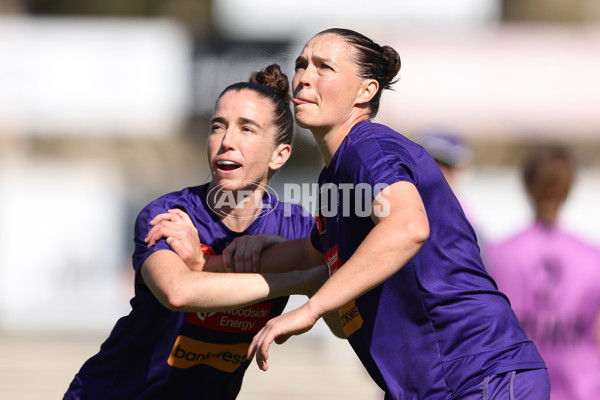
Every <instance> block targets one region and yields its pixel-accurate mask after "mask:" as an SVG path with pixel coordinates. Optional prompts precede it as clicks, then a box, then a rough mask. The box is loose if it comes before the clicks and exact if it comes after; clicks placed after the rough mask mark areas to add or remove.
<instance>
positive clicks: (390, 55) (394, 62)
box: [381, 46, 402, 89]
mask: <svg viewBox="0 0 600 400" xmlns="http://www.w3.org/2000/svg"><path fill="white" fill-rule="evenodd" d="M381 50H382V53H383V59H384V65H385V72H384V79H385V87H384V89H388V88H389V87H390V86H391V85H392V83H394V82H395V81H394V78H395V77H396V75H398V72H400V67H401V65H402V64H401V62H400V55H399V54H398V52H397V51H396V50H395V49H394V48H393V47H390V46H381Z"/></svg>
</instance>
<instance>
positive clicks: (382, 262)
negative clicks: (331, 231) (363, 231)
mask: <svg viewBox="0 0 600 400" xmlns="http://www.w3.org/2000/svg"><path fill="white" fill-rule="evenodd" d="M386 206H389V208H388V210H389V212H388V213H385V214H384V215H379V216H378V215H377V213H375V210H380V209H382V208H385V207H386ZM373 210H374V211H373V213H372V218H373V220H374V222H375V227H374V228H373V229H372V230H371V232H370V233H369V234H368V235H367V237H366V238H365V239H364V241H363V242H362V243H361V244H360V246H359V247H358V248H357V249H356V251H355V252H354V254H353V255H352V257H350V259H349V260H348V261H347V262H346V263H345V264H344V265H343V266H342V267H341V268H340V269H339V270H338V271H337V272H336V273H335V274H334V275H333V276H332V277H331V278H330V279H329V280H328V281H327V282H325V284H324V285H323V286H322V287H321V289H319V290H318V291H317V293H315V295H314V296H312V297H311V298H310V299H309V301H308V302H307V303H305V304H304V305H303V306H301V307H299V308H297V309H296V310H293V311H291V312H289V313H286V314H283V315H281V316H279V317H277V318H274V319H272V320H270V321H269V322H268V323H267V325H266V326H265V327H264V328H263V329H262V330H261V331H260V332H259V333H258V334H257V335H256V336H255V337H254V340H253V341H252V344H251V345H250V348H249V349H248V358H250V357H253V356H254V355H256V362H257V363H258V366H259V368H261V369H262V370H265V371H266V370H267V368H268V364H267V359H268V350H269V346H270V344H271V343H272V342H273V341H275V342H276V343H283V342H285V341H286V340H287V339H288V338H289V337H290V336H292V335H298V334H301V333H304V332H306V331H307V330H309V329H310V328H311V327H312V326H313V325H314V323H315V322H316V321H317V320H318V319H319V318H320V317H321V316H323V315H324V314H325V313H328V312H331V311H334V310H337V309H339V308H341V307H343V306H344V305H345V304H347V303H349V302H350V301H352V300H354V299H356V298H357V297H359V296H360V295H362V294H363V293H365V292H367V291H369V290H371V289H373V288H374V287H376V286H378V285H379V284H381V283H383V282H384V281H385V280H386V279H388V278H389V277H390V276H392V275H393V274H394V273H396V272H397V271H398V270H399V269H400V268H402V266H404V265H405V264H406V263H407V262H408V261H409V260H410V259H411V258H412V257H413V256H414V255H415V254H416V253H417V252H418V251H419V249H420V248H421V246H422V245H423V243H424V242H425V241H426V240H427V238H428V236H429V221H428V220H427V215H426V213H425V206H424V205H423V202H422V200H421V197H420V195H419V192H418V191H417V188H416V187H415V186H414V185H413V184H412V183H409V182H396V183H394V184H393V185H391V186H389V187H388V188H386V189H385V190H384V191H382V192H381V193H379V194H378V195H377V197H376V198H375V201H374V203H373Z"/></svg>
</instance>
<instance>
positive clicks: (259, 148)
mask: <svg viewBox="0 0 600 400" xmlns="http://www.w3.org/2000/svg"><path fill="white" fill-rule="evenodd" d="M273 113H274V106H273V104H272V103H271V101H270V100H268V99H266V98H264V97H261V96H260V95H259V94H257V93H256V92H254V91H252V90H247V89H243V90H241V91H237V90H230V91H228V92H226V93H225V94H223V96H221V98H220V99H219V101H218V103H217V105H216V107H215V111H214V113H213V115H212V119H211V130H210V135H209V137H208V144H207V147H208V150H207V151H208V160H209V163H210V170H211V173H212V184H211V185H212V186H217V185H221V186H222V187H224V188H226V189H228V190H238V189H243V188H246V187H249V186H251V184H250V183H249V182H258V183H262V184H266V183H267V180H268V174H269V169H270V168H271V169H276V168H279V165H276V162H275V161H276V160H275V159H276V157H277V154H278V150H277V149H278V147H279V146H275V141H274V137H275V133H276V129H275V125H274V124H273Z"/></svg>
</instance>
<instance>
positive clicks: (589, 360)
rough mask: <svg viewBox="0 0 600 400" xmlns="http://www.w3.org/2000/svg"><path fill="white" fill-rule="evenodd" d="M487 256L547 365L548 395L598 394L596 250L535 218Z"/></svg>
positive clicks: (574, 398) (577, 399) (577, 398)
mask: <svg viewBox="0 0 600 400" xmlns="http://www.w3.org/2000/svg"><path fill="white" fill-rule="evenodd" d="M486 261H487V265H488V267H489V269H490V273H491V274H492V276H493V277H494V279H495V280H496V281H497V282H498V286H499V288H500V289H501V290H502V291H503V292H504V293H506V295H507V296H508V297H509V299H510V301H511V303H512V306H513V308H514V310H515V313H516V314H517V317H519V319H520V321H521V325H522V326H523V328H524V329H525V332H527V335H528V336H529V337H530V338H531V340H533V341H534V342H535V344H536V345H537V347H538V349H539V350H540V353H541V354H542V356H543V357H544V360H545V361H546V363H547V365H548V373H549V375H550V382H551V384H552V392H551V398H552V400H587V399H589V400H592V399H594V400H597V399H600V349H599V348H598V342H597V340H598V339H597V337H598V333H597V332H598V326H597V323H598V315H599V313H600V249H599V248H597V247H594V246H592V245H590V244H587V243H584V242H583V241H581V240H580V239H578V238H577V237H575V236H573V235H572V234H570V233H568V232H566V231H564V230H562V229H560V228H559V227H558V226H547V225H543V224H541V223H535V224H534V225H533V226H531V227H529V228H527V229H525V230H524V231H522V232H519V233H518V234H516V235H514V236H512V237H511V238H509V239H507V240H505V241H503V242H501V243H497V244H493V245H490V246H489V249H488V250H487V251H486Z"/></svg>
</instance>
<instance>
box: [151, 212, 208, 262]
mask: <svg viewBox="0 0 600 400" xmlns="http://www.w3.org/2000/svg"><path fill="white" fill-rule="evenodd" d="M150 225H151V226H152V229H150V231H149V232H148V235H147V236H146V239H145V241H146V243H147V245H148V247H150V246H152V245H154V244H155V243H156V242H157V241H159V240H160V239H161V238H166V241H167V244H168V245H169V246H170V247H171V249H173V251H174V252H175V253H177V255H179V257H181V259H182V260H183V262H185V264H186V265H187V266H188V268H190V269H191V270H196V271H202V270H203V267H204V265H205V264H206V258H205V257H204V254H203V252H202V245H201V243H200V239H199V238H198V230H197V229H196V227H195V226H194V224H193V223H192V220H191V219H190V217H189V216H188V215H187V214H186V213H185V212H184V211H182V210H179V209H172V210H168V212H166V213H163V214H158V215H157V216H156V217H154V219H152V221H150Z"/></svg>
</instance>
